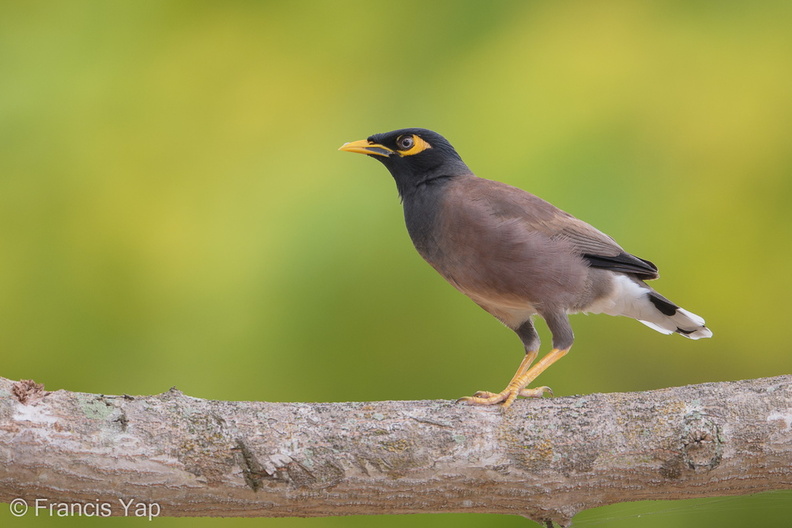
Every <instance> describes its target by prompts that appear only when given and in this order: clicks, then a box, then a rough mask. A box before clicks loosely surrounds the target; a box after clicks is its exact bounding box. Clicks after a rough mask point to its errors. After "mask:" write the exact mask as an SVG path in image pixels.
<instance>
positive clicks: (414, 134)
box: [338, 128, 470, 197]
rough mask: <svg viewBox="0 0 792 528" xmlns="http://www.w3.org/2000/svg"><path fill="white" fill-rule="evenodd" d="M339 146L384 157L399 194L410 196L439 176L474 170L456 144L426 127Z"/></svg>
mask: <svg viewBox="0 0 792 528" xmlns="http://www.w3.org/2000/svg"><path fill="white" fill-rule="evenodd" d="M338 150H344V151H346V152H357V153H359V154H366V155H368V156H371V157H372V158H374V159H376V160H378V161H381V162H382V164H383V165H385V167H387V169H388V170H389V171H390V173H391V174H392V175H393V179H394V180H396V187H397V188H398V190H399V195H401V196H402V197H405V196H409V195H410V194H412V193H413V192H415V191H416V190H418V189H420V188H421V187H422V186H424V185H428V184H431V183H433V182H435V180H438V179H448V178H453V177H455V176H460V175H464V174H470V169H469V168H468V167H467V165H465V162H463V161H462V158H460V157H459V154H457V152H456V150H454V147H452V146H451V144H450V143H449V142H448V140H446V138H444V137H443V136H441V135H440V134H438V133H437V132H432V131H431V130H426V129H424V128H403V129H400V130H394V131H392V132H384V133H382V134H374V135H373V136H369V138H368V139H361V140H360V141H352V142H351V143H345V144H344V145H343V146H342V147H341V148H339V149H338Z"/></svg>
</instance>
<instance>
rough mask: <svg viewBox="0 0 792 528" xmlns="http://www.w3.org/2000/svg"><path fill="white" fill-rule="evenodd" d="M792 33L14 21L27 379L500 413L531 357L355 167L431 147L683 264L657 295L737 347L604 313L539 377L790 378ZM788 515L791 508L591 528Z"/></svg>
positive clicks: (628, 21) (2, 113)
mask: <svg viewBox="0 0 792 528" xmlns="http://www.w3.org/2000/svg"><path fill="white" fill-rule="evenodd" d="M790 27H792V3H790V2H787V1H778V2H774V1H763V2H738V1H735V2H714V1H711V2H707V1H700V2H699V1H697V2H674V1H667V2H631V1H608V2H603V1H572V2H528V1H524V2H504V1H491V2H462V1H458V2H454V1H438V2H420V1H413V0H404V1H400V2H394V3H387V2H385V3H382V2H380V3H369V2H359V3H354V2H319V1H310V2H309V1H299V0H297V1H292V2H253V1H227V2H177V1H162V2H148V1H118V2H104V1H80V0H71V1H69V2H27V1H25V2H23V1H5V2H3V4H2V7H0V354H1V356H0V358H1V360H0V365H2V369H1V371H0V375H2V376H4V377H7V378H11V379H21V378H31V379H34V380H36V381H38V382H42V383H44V384H45V385H46V387H47V388H48V389H51V390H54V389H69V390H76V391H85V392H97V393H107V394H121V393H129V394H152V393H159V392H162V391H165V390H167V389H168V388H170V387H172V386H176V387H178V388H179V389H181V390H182V391H184V392H185V393H187V394H189V395H192V396H196V397H202V398H213V399H236V400H272V401H342V400H383V399H431V398H445V399H450V398H455V397H458V396H463V395H467V394H470V393H471V392H473V391H475V390H477V389H501V388H502V386H503V385H504V384H505V383H506V382H507V381H508V379H509V378H510V376H511V374H512V373H513V371H514V369H515V368H516V366H517V364H518V362H519V360H520V359H521V355H522V350H521V347H520V344H519V341H518V340H517V338H516V337H515V336H514V335H513V334H512V333H511V332H510V331H508V330H506V329H505V328H503V327H502V326H501V325H500V324H499V323H497V322H496V321H495V320H494V319H493V318H491V317H490V316H489V315H487V314H486V313H484V312H483V311H481V310H480V309H479V308H478V307H476V306H475V305H474V304H473V303H472V302H470V301H469V300H468V299H466V298H465V297H464V296H462V295H461V294H459V293H457V292H456V291H455V290H454V289H453V288H452V287H450V286H449V285H448V284H446V283H445V282H444V281H443V280H442V279H441V278H440V277H439V276H437V275H436V273H435V272H434V271H433V270H432V269H431V268H430V267H429V266H428V265H426V264H425V263H423V262H422V261H421V259H420V257H419V256H418V255H417V253H416V252H415V251H414V250H413V248H412V247H411V243H410V241H409V238H408V236H407V233H406V231H405V229H404V226H403V219H402V213H401V207H400V204H399V202H398V199H397V195H396V190H395V186H394V184H393V182H392V180H391V178H390V176H389V175H388V173H387V172H386V171H385V170H384V168H383V167H382V166H380V164H378V163H376V162H375V161H372V160H368V159H366V158H364V157H362V156H351V155H349V154H345V153H340V152H338V151H337V150H336V149H337V148H338V147H339V146H340V145H341V144H342V143H344V142H346V141H351V140H356V139H362V138H365V137H367V136H368V135H370V134H372V133H376V132H383V131H387V130H391V129H394V128H401V127H405V126H422V127H426V128H432V129H434V130H437V131H439V132H440V133H442V134H444V135H445V136H446V137H447V138H449V139H450V140H451V141H452V143H453V144H454V145H455V146H456V147H457V149H458V151H459V152H460V153H461V154H462V155H463V157H464V158H465V160H466V161H467V162H468V164H469V165H470V166H471V168H473V170H474V171H476V172H477V173H478V174H479V175H480V176H483V177H487V178H491V179H496V180H501V181H505V182H507V183H510V184H512V185H516V186H519V187H522V188H524V189H527V190H530V191H531V192H534V193H535V194H538V195H540V196H542V197H543V198H545V199H548V200H550V201H552V202H553V203H555V204H556V205H558V206H560V207H562V208H563V209H565V210H567V211H569V212H571V213H573V214H574V215H576V216H578V217H579V218H582V219H584V220H586V221H588V222H590V223H592V224H594V225H596V226H597V227H599V228H600V229H602V230H603V231H605V232H607V233H609V234H611V235H613V236H614V237H615V238H616V239H617V240H619V242H620V243H621V244H622V245H623V246H624V247H625V248H626V249H627V250H628V251H630V252H632V253H635V254H637V255H639V256H642V257H644V258H648V259H651V260H653V261H654V262H655V263H657V264H658V265H659V266H660V268H661V272H662V275H663V277H662V278H661V279H660V280H659V281H658V282H656V283H655V286H656V287H657V288H658V289H659V290H660V291H661V292H662V293H663V294H664V295H666V296H668V297H669V298H671V299H672V300H675V301H677V302H679V303H680V304H682V305H683V306H685V307H686V308H688V309H690V310H691V311H694V312H696V313H699V314H701V315H703V316H704V317H705V318H706V319H707V321H708V324H709V326H710V327H711V328H712V330H713V331H714V334H715V337H714V338H713V339H710V340H704V341H698V342H692V341H688V340H685V339H681V338H679V337H677V336H670V337H666V336H662V335H660V334H657V333H655V332H652V331H651V330H649V329H647V328H645V327H644V326H643V325H641V324H638V323H636V322H635V321H631V320H627V319H616V318H610V317H607V316H590V317H586V316H583V315H579V316H574V317H573V325H574V327H575V330H576V335H577V341H576V345H575V347H574V348H573V351H572V353H571V354H570V355H569V356H568V357H567V358H565V359H564V360H563V361H561V362H560V363H559V364H557V365H555V366H554V367H553V368H551V369H550V370H549V371H548V372H547V373H546V374H544V375H543V376H542V378H541V382H542V384H547V385H550V386H551V387H553V389H554V390H555V393H556V394H557V395H569V394H579V393H590V392H609V391H633V390H648V389H654V388H660V387H668V386H674V385H683V384H689V383H698V382H705V381H719V380H734V379H742V378H753V377H762V376H773V375H778V374H785V373H789V372H790V370H791V369H790V366H792V361H791V360H790V352H789V347H788V345H787V339H788V326H787V325H788V324H789V322H788V317H789V315H790V314H789V299H790V297H792V288H791V287H790V283H789V280H788V278H787V277H786V275H787V271H788V269H789V266H790V261H792V247H790V241H791V240H792V207H790V203H789V202H790V199H791V198H792V148H790V143H791V142H792V31H790ZM540 328H541V331H542V335H543V337H544V341H545V343H549V335H548V333H547V332H546V330H545V327H544V326H543V325H541V324H540ZM790 515H792V495H790V494H785V493H775V494H769V495H762V496H758V497H748V498H730V499H707V500H698V501H682V502H674V503H637V504H628V505H620V506H613V507H608V508H603V509H600V510H596V511H591V512H585V513H583V514H581V515H579V516H578V517H577V518H576V525H577V526H594V525H599V526H631V527H655V526H667V525H668V524H669V523H674V525H675V526H677V527H685V526H696V527H698V528H701V527H709V526H737V525H746V524H748V523H751V524H756V523H757V522H759V523H760V524H762V525H782V524H784V522H786V520H788V518H789V516H790ZM781 519H784V521H781ZM0 520H2V524H3V525H4V526H9V527H23V526H28V525H45V524H46V525H48V524H52V525H53V526H59V527H65V526H70V525H81V524H83V523H84V522H86V520H85V519H58V518H56V519H47V518H39V519H34V518H23V519H15V518H12V517H11V516H10V514H9V513H8V511H7V508H6V507H2V508H0ZM101 522H107V523H113V524H115V525H117V526H120V525H122V524H125V523H131V522H134V520H131V519H127V520H124V519H114V520H112V521H110V520H103V521H101ZM156 523H157V525H158V526H162V527H164V526H186V525H187V523H189V525H190V526H192V525H194V524H195V525H201V526H209V527H214V526H220V525H221V524H222V525H226V524H229V525H231V526H243V525H244V526H253V525H255V526H267V527H273V528H286V527H289V528H292V527H294V528H324V527H339V526H353V527H355V526H384V527H394V528H395V527H405V526H411V527H415V526H418V525H420V526H454V527H479V526H503V527H506V526H528V525H529V524H530V523H529V522H528V521H526V520H524V519H521V518H514V517H502V516H486V515H419V516H409V517H355V518H336V519H236V520H219V519H218V520H213V519H203V520H198V521H195V520H185V519H164V520H163V519H159V520H157V521H156Z"/></svg>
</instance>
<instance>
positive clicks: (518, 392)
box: [457, 386, 553, 408]
mask: <svg viewBox="0 0 792 528" xmlns="http://www.w3.org/2000/svg"><path fill="white" fill-rule="evenodd" d="M545 394H550V395H551V396H552V395H553V390H552V389H551V388H550V387H536V388H533V389H527V388H525V387H523V388H519V387H512V386H509V387H506V389H504V390H503V391H502V392H489V391H478V392H477V393H475V394H474V395H473V396H465V397H464V398H459V399H458V400H457V402H458V403H468V404H470V405H497V404H499V403H501V402H502V403H503V407H504V408H507V407H508V406H509V405H511V404H512V402H514V400H515V399H517V396H522V397H523V398H541V397H542V396H544V395H545Z"/></svg>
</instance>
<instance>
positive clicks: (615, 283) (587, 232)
mask: <svg viewBox="0 0 792 528" xmlns="http://www.w3.org/2000/svg"><path fill="white" fill-rule="evenodd" d="M340 150H344V151H347V152H358V153H360V154H367V155H369V156H371V157H372V158H375V159H376V160H378V161H381V162H382V163H383V164H384V165H385V167H386V168H387V169H388V170H389V171H390V173H391V175H392V176H393V179H394V180H396V188H397V189H398V191H399V196H400V197H401V199H402V203H403V205H404V219H405V222H406V224H407V231H408V232H409V233H410V238H412V241H413V244H414V245H415V248H416V249H417V250H418V253H420V254H421V256H422V257H423V258H424V259H425V260H426V261H427V262H428V263H429V264H431V265H432V267H433V268H434V269H436V270H437V271H438V273H440V275H442V276H443V277H444V278H445V279H446V280H447V281H448V282H450V283H451V284H452V285H453V286H454V287H455V288H457V289H458V290H459V291H461V292H462V293H464V294H465V295H467V296H468V297H470V298H471V299H472V300H473V302H475V303H476V304H478V305H479V306H481V307H482V308H484V309H485V310H486V311H487V312H489V313H490V314H492V315H493V316H495V317H496V318H497V319H498V320H500V321H501V322H502V323H503V324H505V325H506V326H508V327H509V328H511V329H512V330H514V332H516V333H517V335H518V336H519V338H520V340H521V341H522V343H523V346H524V347H525V358H524V359H523V360H522V363H521V364H520V367H519V368H518V369H517V372H516V373H515V374H514V377H513V378H512V380H511V381H510V382H509V384H508V385H507V386H506V388H505V389H504V390H503V391H501V392H499V393H492V392H477V393H476V394H475V395H473V396H469V397H465V398H461V399H460V401H464V402H468V403H473V404H483V405H492V404H497V403H501V402H503V405H504V406H508V405H510V404H511V403H512V402H513V401H514V399H515V398H516V397H517V396H526V397H539V396H542V395H544V393H546V392H551V391H550V389H549V388H548V387H538V388H533V389H529V388H526V387H527V385H528V384H529V383H531V382H532V381H533V380H534V379H535V378H536V377H537V376H538V375H539V374H541V373H542V372H543V371H544V370H545V369H546V368H547V367H549V366H550V365H552V364H553V363H555V362H556V361H558V359H560V358H561V357H563V356H564V355H565V354H566V353H567V352H569V349H570V347H571V346H572V341H573V339H574V336H573V333H572V327H571V326H570V324H569V319H568V317H567V315H568V314H570V313H576V312H590V313H606V314H608V315H623V316H626V317H632V318H633V319H637V320H638V321H640V322H642V323H643V324H645V325H646V326H648V327H650V328H653V329H655V330H657V331H658V332H661V333H663V334H672V333H677V334H680V335H682V336H684V337H687V338H690V339H700V338H702V337H710V336H711V335H712V332H711V331H710V330H709V329H708V328H707V327H706V326H704V319H702V318H701V317H699V316H698V315H696V314H693V313H691V312H688V311H687V310H684V309H682V308H680V307H679V306H677V305H676V304H674V303H672V302H671V301H669V300H668V299H666V298H665V297H663V296H662V295H660V294H659V293H657V292H656V291H654V290H653V289H652V288H651V287H649V286H647V285H646V283H645V282H644V281H646V280H651V279H656V278H657V277H658V273H657V267H656V266H655V265H654V264H652V263H651V262H649V261H648V260H644V259H641V258H638V257H635V256H633V255H631V254H629V253H627V252H626V251H624V250H623V249H622V248H621V246H619V244H617V243H616V241H615V240H613V239H612V238H611V237H609V236H608V235H606V234H604V233H602V232H601V231H599V230H597V229H595V228H593V227H591V226H590V225H588V224H587V223H585V222H583V221H581V220H578V219H577V218H575V217H574V216H572V215H570V214H568V213H565V212H564V211H562V210H560V209H558V208H557V207H555V206H553V205H552V204H550V203H548V202H546V201H544V200H542V199H541V198H538V197H536V196H534V195H533V194H529V193H527V192H525V191H523V190H521V189H518V188H516V187H512V186H510V185H506V184H504V183H500V182H496V181H491V180H485V179H483V178H479V177H477V176H476V175H474V174H473V172H472V171H471V170H470V169H469V168H468V166H467V165H465V163H464V162H463V161H462V158H461V157H460V156H459V154H457V152H456V150H454V147H452V146H451V144H450V143H449V142H448V141H447V140H446V139H445V138H444V137H443V136H441V135H440V134H437V133H436V132H432V131H431V130H425V129H421V128H407V129H402V130H394V131H393V132H386V133H384V134H375V135H373V136H371V137H369V138H368V139H364V140H360V141H353V142H351V143H346V144H344V145H343V146H342V147H341V148H340ZM536 314H538V315H540V316H542V318H544V320H545V321H546V322H547V326H548V327H549V328H550V331H551V332H552V334H553V349H552V350H551V351H550V352H548V353H547V354H546V355H545V356H544V357H542V359H540V360H539V361H538V362H537V363H536V364H533V362H534V360H535V359H536V357H537V355H538V352H539V336H538V335H537V333H536V330H535V329H534V326H533V323H532V321H531V319H532V317H533V316H534V315H536Z"/></svg>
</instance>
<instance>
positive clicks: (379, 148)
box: [338, 139, 394, 158]
mask: <svg viewBox="0 0 792 528" xmlns="http://www.w3.org/2000/svg"><path fill="white" fill-rule="evenodd" d="M338 150H343V151H345V152H357V153H358V154H368V155H369V156H382V157H384V158H387V157H389V156H391V155H393V154H394V151H392V150H391V149H389V148H388V147H386V146H384V145H380V144H378V143H370V142H369V141H368V140H367V139H361V140H360V141H351V142H349V143H344V144H343V145H341V148H339V149H338Z"/></svg>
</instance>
